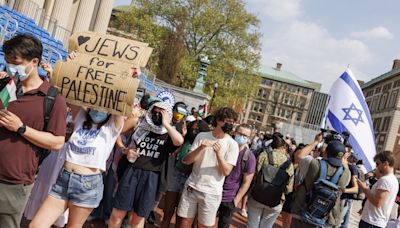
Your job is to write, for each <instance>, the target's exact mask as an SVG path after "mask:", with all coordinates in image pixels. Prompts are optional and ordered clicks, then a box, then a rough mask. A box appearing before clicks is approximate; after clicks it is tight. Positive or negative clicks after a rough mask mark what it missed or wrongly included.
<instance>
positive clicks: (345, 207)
mask: <svg viewBox="0 0 400 228" xmlns="http://www.w3.org/2000/svg"><path fill="white" fill-rule="evenodd" d="M352 205H353V199H341V200H340V218H341V220H340V221H341V224H340V225H339V226H337V227H340V228H347V227H348V225H349V221H350V215H351V207H352Z"/></svg>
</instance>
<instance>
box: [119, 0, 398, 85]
mask: <svg viewBox="0 0 400 228" xmlns="http://www.w3.org/2000/svg"><path fill="white" fill-rule="evenodd" d="M130 2H131V0H115V1H114V5H115V6H118V5H126V4H129V3H130ZM244 2H245V3H246V9H247V10H248V11H249V12H251V13H253V14H255V15H256V16H257V17H258V18H259V19H260V21H261V26H260V32H261V33H262V34H263V35H262V38H261V43H262V59H261V64H262V65H263V66H267V67H275V66H276V63H277V62H279V63H282V64H283V66H282V69H283V70H286V71H290V72H292V73H294V74H296V75H298V76H299V77H301V78H303V79H305V80H309V81H314V82H318V83H321V84H322V91H323V92H328V91H329V89H330V87H331V86H332V84H333V82H334V81H335V80H336V79H338V78H339V76H340V75H341V74H342V73H343V72H344V71H345V70H346V69H347V67H348V66H349V67H350V69H351V70H352V72H353V74H354V75H355V77H356V78H357V79H358V80H362V81H365V82H367V81H369V80H371V79H373V78H375V77H378V76H379V75H381V74H384V73H386V72H388V71H390V70H391V67H392V64H393V60H394V59H396V58H400V26H398V21H399V19H400V16H399V14H398V9H400V1H399V0H385V1H376V0H351V1H349V0H335V1H321V0H245V1H244Z"/></svg>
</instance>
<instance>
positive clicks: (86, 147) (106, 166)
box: [0, 35, 399, 228]
mask: <svg viewBox="0 0 400 228" xmlns="http://www.w3.org/2000/svg"><path fill="white" fill-rule="evenodd" d="M42 51H43V48H42V45H41V43H40V41H39V40H37V39H36V38H34V37H32V36H29V35H17V36H16V37H14V38H12V39H10V40H8V41H5V42H4V44H3V52H4V54H5V58H6V62H7V67H6V68H7V73H1V74H0V76H1V77H2V78H7V77H14V80H15V83H16V84H17V91H16V94H17V100H15V101H12V102H10V103H9V105H8V106H5V104H3V102H1V101H0V196H1V197H0V227H10V228H13V227H19V226H20V221H21V218H22V217H23V216H24V217H25V218H26V219H27V220H29V221H30V223H29V227H31V228H36V227H46V228H47V227H51V226H53V227H64V226H65V225H66V224H67V227H82V226H83V224H84V223H85V222H86V221H87V220H90V219H93V218H100V219H102V220H103V221H104V222H105V223H106V225H107V226H108V227H111V228H113V227H121V226H130V227H144V226H145V223H146V221H147V222H149V223H152V222H154V213H155V212H154V211H155V209H156V208H157V207H158V205H159V202H160V201H161V200H162V199H163V200H164V206H163V208H162V209H163V212H164V213H163V218H162V223H161V227H165V228H166V227H170V225H171V219H172V217H173V216H174V215H175V217H176V219H175V220H176V221H175V227H193V226H197V227H212V226H214V225H215V224H216V223H217V224H218V227H229V226H230V224H231V223H232V217H233V214H234V213H235V212H239V213H240V214H241V215H242V216H244V217H247V227H250V228H268V227H272V226H273V225H274V223H275V222H276V220H277V218H278V216H279V215H280V214H281V215H282V220H283V226H284V227H301V228H302V227H348V226H349V218H350V212H351V208H352V202H353V201H354V200H360V201H364V204H363V205H364V206H363V208H362V211H360V213H361V220H360V222H359V227H362V228H364V227H386V226H387V225H388V222H389V219H390V218H395V219H396V218H397V216H396V215H392V216H391V213H392V211H394V210H396V208H397V207H396V206H395V205H396V197H397V195H398V190H399V183H398V180H397V178H396V176H395V175H394V168H393V167H394V163H395V160H394V157H393V153H392V152H390V151H382V152H379V153H377V154H376V156H375V158H374V161H375V163H376V169H375V170H373V171H371V172H367V170H365V167H363V165H362V160H360V159H359V156H358V155H357V154H356V153H354V152H353V150H352V146H351V145H350V144H348V142H346V141H347V140H346V139H345V138H343V137H342V138H341V137H333V138H332V137H327V136H326V135H324V134H323V133H319V134H317V135H316V136H315V139H314V141H313V142H306V143H308V144H303V143H299V144H296V142H295V140H293V139H291V138H290V137H289V136H284V135H282V134H281V133H279V132H273V133H269V132H255V131H254V129H252V128H251V127H250V126H249V125H247V124H243V123H238V114H237V113H236V112H235V111H234V110H233V109H231V108H229V107H222V108H219V109H218V110H216V111H215V113H212V115H209V116H207V117H205V116H202V115H201V114H199V113H198V112H196V110H195V109H192V111H191V112H189V105H191V104H185V103H184V102H177V103H176V104H175V105H174V106H172V105H171V104H170V103H168V102H165V101H163V100H161V99H160V98H157V97H156V96H155V95H154V94H145V95H144V96H143V97H142V98H141V100H140V102H139V104H135V105H133V109H132V114H133V115H132V117H129V118H125V117H123V116H117V115H111V114H109V113H107V112H104V111H99V110H96V108H87V107H77V106H73V105H67V104H66V102H65V100H64V98H63V96H62V95H61V94H57V95H55V96H50V92H49V91H50V88H51V87H52V86H51V85H50V83H49V82H48V81H47V80H44V79H42V78H41V77H40V76H39V74H38V67H39V66H42V67H43V68H44V69H46V70H47V71H48V72H49V76H50V77H49V78H50V80H51V73H52V72H51V68H50V67H49V66H47V65H46V64H43V63H41V56H42ZM76 54H77V53H75V52H73V53H71V54H70V56H69V58H70V59H73V58H75V57H76ZM67 61H68V60H67ZM139 74H140V70H139V68H138V67H136V66H133V68H132V77H137V76H138V75H139ZM49 98H50V100H52V99H53V100H54V101H53V106H52V109H51V112H50V114H49V118H44V117H46V115H45V112H46V109H44V108H43V107H44V106H46V105H43V104H46V100H48V99H49ZM46 151H50V153H46ZM46 155H47V156H46ZM394 208H395V209H394ZM217 218H218V219H217Z"/></svg>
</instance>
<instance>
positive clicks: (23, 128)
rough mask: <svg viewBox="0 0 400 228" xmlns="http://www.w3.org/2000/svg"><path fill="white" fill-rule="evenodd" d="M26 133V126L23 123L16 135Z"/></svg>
mask: <svg viewBox="0 0 400 228" xmlns="http://www.w3.org/2000/svg"><path fill="white" fill-rule="evenodd" d="M25 131H26V125H25V124H24V123H23V124H22V126H21V127H19V128H18V130H17V133H18V134H20V135H23V134H24V133H25Z"/></svg>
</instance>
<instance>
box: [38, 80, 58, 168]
mask: <svg viewBox="0 0 400 228" xmlns="http://www.w3.org/2000/svg"><path fill="white" fill-rule="evenodd" d="M57 95H58V89H57V88H56V87H54V86H50V87H49V90H48V91H47V94H46V95H45V98H44V102H43V111H44V126H43V131H46V130H47V125H48V124H49V121H50V113H51V111H52V110H53V106H54V103H55V102H56V97H57ZM49 154H50V151H49V150H47V149H43V148H39V150H37V151H36V155H37V156H38V157H39V166H40V165H41V164H42V162H43V160H44V159H45V158H46V157H47V156H48V155H49Z"/></svg>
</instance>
